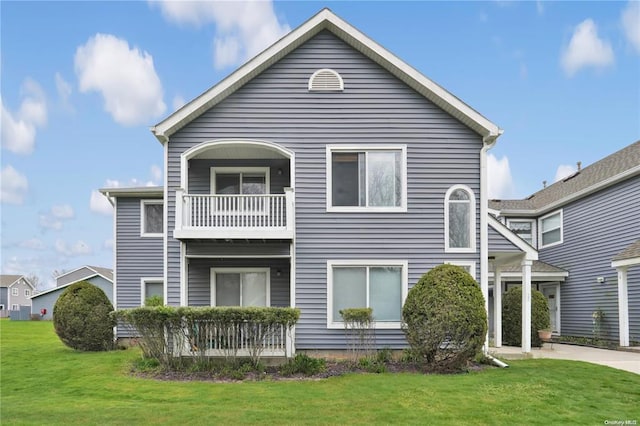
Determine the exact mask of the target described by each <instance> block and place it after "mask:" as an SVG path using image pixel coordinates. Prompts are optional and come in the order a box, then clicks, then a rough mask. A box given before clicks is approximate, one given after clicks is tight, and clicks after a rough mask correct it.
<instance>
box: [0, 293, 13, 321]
mask: <svg viewBox="0 0 640 426" xmlns="http://www.w3.org/2000/svg"><path fill="white" fill-rule="evenodd" d="M8 291H9V289H8V288H6V287H0V305H2V307H1V309H0V318H6V317H7V316H9V309H11V306H9V297H8V296H7V294H8Z"/></svg>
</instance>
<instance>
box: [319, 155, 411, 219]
mask: <svg viewBox="0 0 640 426" xmlns="http://www.w3.org/2000/svg"><path fill="white" fill-rule="evenodd" d="M406 186H407V185H406V147H405V146H404V145H397V146H383V147H380V146H342V145H331V146H328V147H327V210H328V211H359V210H371V211H406V198H407V196H406Z"/></svg>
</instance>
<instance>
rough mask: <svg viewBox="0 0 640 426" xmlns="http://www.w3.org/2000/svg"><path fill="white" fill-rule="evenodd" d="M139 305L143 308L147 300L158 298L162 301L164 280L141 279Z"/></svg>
mask: <svg viewBox="0 0 640 426" xmlns="http://www.w3.org/2000/svg"><path fill="white" fill-rule="evenodd" d="M140 296H141V299H142V300H141V303H140V305H142V306H144V305H145V303H146V301H147V299H148V298H150V297H153V296H160V297H162V298H163V299H164V280H163V279H162V278H142V279H141V288H140Z"/></svg>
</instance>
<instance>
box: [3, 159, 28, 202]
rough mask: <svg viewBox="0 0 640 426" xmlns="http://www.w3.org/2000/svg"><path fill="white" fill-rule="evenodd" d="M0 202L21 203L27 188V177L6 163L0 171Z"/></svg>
mask: <svg viewBox="0 0 640 426" xmlns="http://www.w3.org/2000/svg"><path fill="white" fill-rule="evenodd" d="M0 187H1V191H0V202H2V203H8V204H22V203H23V202H24V198H25V196H26V195H27V191H28V190H29V182H28V181H27V177H26V176H25V175H23V174H22V173H20V172H18V171H17V170H16V169H14V168H13V167H12V166H11V165H7V166H6V167H4V168H3V169H2V172H1V173H0Z"/></svg>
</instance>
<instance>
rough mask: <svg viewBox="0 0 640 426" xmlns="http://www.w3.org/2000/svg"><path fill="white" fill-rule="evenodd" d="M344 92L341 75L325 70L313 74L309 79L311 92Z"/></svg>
mask: <svg viewBox="0 0 640 426" xmlns="http://www.w3.org/2000/svg"><path fill="white" fill-rule="evenodd" d="M312 90H313V91H342V90H344V82H343V81H342V77H340V74H338V73H337V72H335V71H334V70H330V69H328V68H324V69H321V70H318V71H316V72H314V73H313V75H312V76H311V78H310V79H309V91H312Z"/></svg>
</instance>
